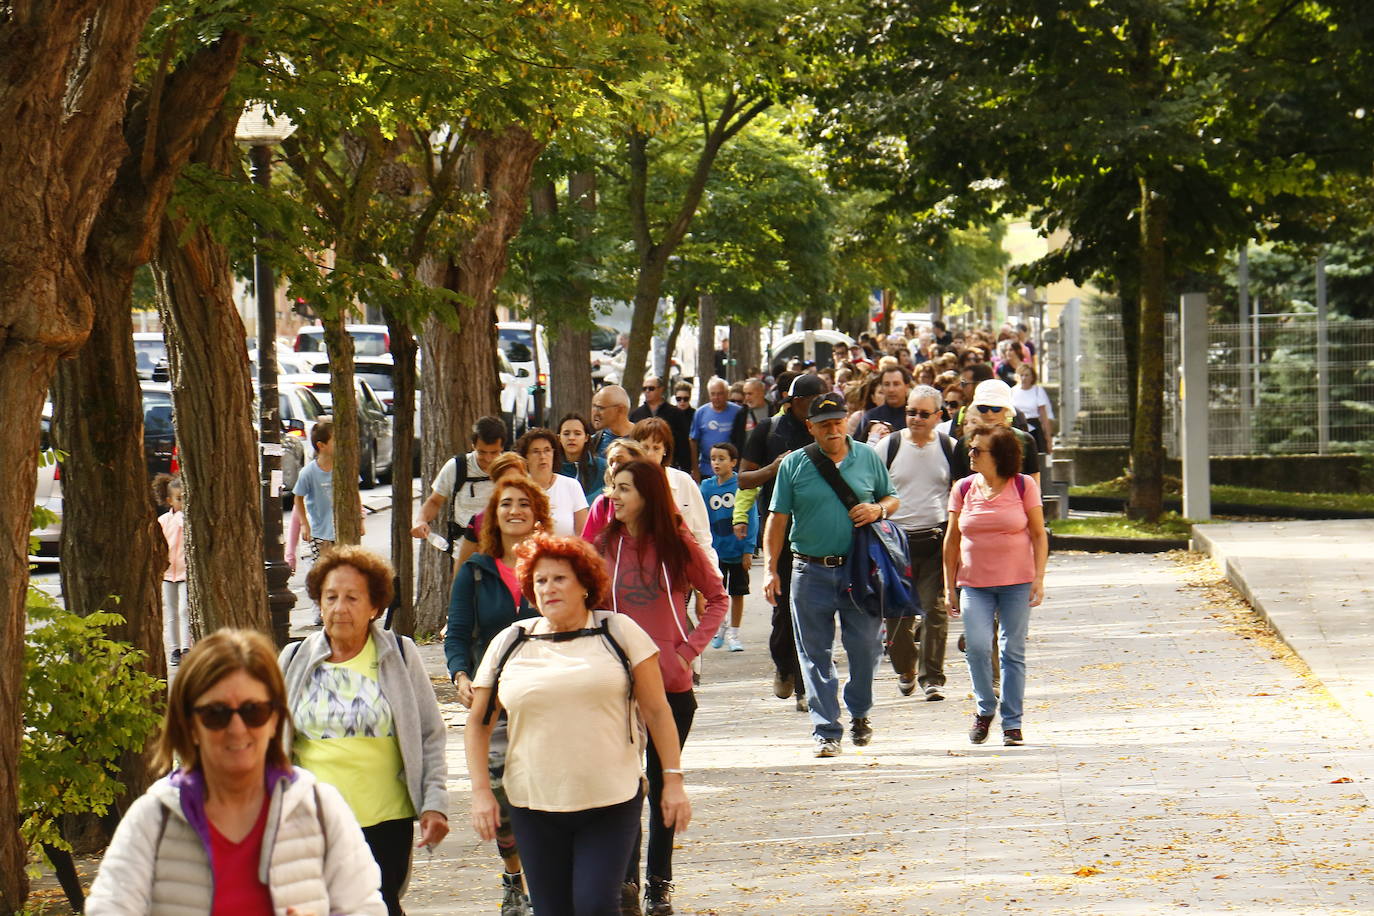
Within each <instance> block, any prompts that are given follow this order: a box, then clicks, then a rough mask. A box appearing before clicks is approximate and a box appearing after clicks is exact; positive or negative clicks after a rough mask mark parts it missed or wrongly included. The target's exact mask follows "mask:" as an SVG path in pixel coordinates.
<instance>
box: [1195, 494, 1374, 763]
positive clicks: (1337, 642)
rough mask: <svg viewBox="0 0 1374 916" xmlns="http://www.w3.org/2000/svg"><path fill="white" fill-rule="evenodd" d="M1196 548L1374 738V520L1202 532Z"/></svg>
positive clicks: (1199, 528) (1236, 525)
mask: <svg viewBox="0 0 1374 916" xmlns="http://www.w3.org/2000/svg"><path fill="white" fill-rule="evenodd" d="M1193 543H1194V545H1195V546H1196V547H1197V549H1199V550H1201V551H1204V552H1206V553H1209V554H1210V555H1211V556H1212V558H1213V559H1215V560H1216V561H1217V563H1219V564H1220V565H1221V566H1222V568H1223V569H1224V570H1225V571H1226V575H1227V577H1228V578H1229V579H1230V580H1231V582H1232V583H1233V584H1234V585H1235V586H1236V588H1237V589H1239V590H1240V592H1241V593H1242V594H1243V595H1245V597H1246V599H1247V600H1248V601H1249V602H1250V604H1251V606H1252V607H1254V609H1255V610H1256V611H1257V612H1259V613H1260V614H1261V615H1262V616H1264V617H1265V618H1266V619H1267V620H1268V621H1269V622H1270V623H1271V624H1272V625H1273V627H1274V629H1275V630H1276V631H1277V632H1278V634H1279V636H1280V637H1281V638H1282V639H1283V641H1284V642H1286V643H1287V644H1288V645H1289V646H1290V647H1292V649H1293V651H1294V652H1296V653H1297V654H1298V655H1299V656H1301V657H1302V660H1303V661H1304V662H1306V663H1307V665H1308V666H1309V667H1311V669H1312V672H1313V674H1315V675H1316V676H1317V677H1318V678H1320V679H1321V681H1322V683H1323V684H1325V685H1326V687H1327V688H1328V689H1329V690H1330V691H1331V692H1332V694H1334V695H1335V697H1336V698H1337V699H1338V700H1339V701H1340V703H1341V705H1343V706H1344V707H1345V708H1346V709H1347V710H1348V711H1349V712H1350V714H1351V715H1352V716H1354V717H1355V718H1356V719H1357V720H1358V721H1359V722H1360V723H1361V726H1362V727H1363V728H1364V730H1365V731H1366V732H1367V733H1368V734H1369V735H1370V736H1372V737H1374V665H1371V660H1374V519H1359V520H1356V519H1351V520H1332V521H1319V522H1232V523H1225V524H1209V525H1195V526H1194V527H1193Z"/></svg>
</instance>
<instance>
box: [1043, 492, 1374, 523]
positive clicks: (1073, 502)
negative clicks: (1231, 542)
mask: <svg viewBox="0 0 1374 916" xmlns="http://www.w3.org/2000/svg"><path fill="white" fill-rule="evenodd" d="M1069 508H1070V509H1082V510H1084V511H1087V512H1123V511H1125V509H1126V500H1124V499H1121V498H1119V497H1116V496H1070V497H1069ZM1164 508H1165V509H1167V510H1169V511H1171V512H1181V511H1183V503H1182V502H1181V501H1180V500H1177V499H1166V500H1164ZM1212 512H1213V513H1214V514H1216V515H1241V516H1246V515H1254V516H1264V517H1267V518H1295V519H1303V520H1306V521H1326V520H1329V519H1351V518H1374V512H1369V511H1366V510H1364V509H1311V508H1307V507H1304V506H1260V505H1250V504H1248V503H1212Z"/></svg>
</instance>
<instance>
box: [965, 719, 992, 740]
mask: <svg viewBox="0 0 1374 916" xmlns="http://www.w3.org/2000/svg"><path fill="white" fill-rule="evenodd" d="M991 727H992V716H974V717H973V727H972V728H970V729H969V730H968V740H970V741H972V742H973V743H974V744H982V743H983V742H984V741H986V740H988V729H989V728H991Z"/></svg>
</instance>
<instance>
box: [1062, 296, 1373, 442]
mask: <svg viewBox="0 0 1374 916" xmlns="http://www.w3.org/2000/svg"><path fill="white" fill-rule="evenodd" d="M1065 317H1066V318H1067V319H1068V322H1069V324H1070V325H1071V326H1069V327H1063V326H1061V328H1060V334H1059V353H1058V354H1057V361H1058V362H1059V364H1060V370H1061V374H1062V377H1063V388H1061V392H1060V397H1061V407H1062V409H1064V410H1065V411H1066V412H1069V416H1068V417H1066V422H1065V424H1064V425H1065V428H1064V430H1063V438H1064V440H1065V441H1066V442H1067V443H1072V444H1074V445H1079V446H1126V445H1129V444H1130V442H1129V421H1128V418H1127V404H1128V400H1129V398H1130V397H1131V396H1132V395H1131V392H1130V384H1129V380H1128V377H1127V371H1126V351H1125V344H1124V339H1123V335H1122V328H1121V319H1120V317H1119V316H1112V315H1091V316H1075V315H1074V314H1072V313H1066V316H1065ZM1167 319H1168V321H1167V326H1166V328H1165V338H1164V339H1165V367H1166V379H1165V414H1164V427H1165V428H1164V444H1165V448H1166V450H1167V451H1168V452H1169V454H1170V455H1176V454H1177V450H1178V430H1179V423H1180V422H1181V420H1180V413H1181V411H1180V401H1179V364H1180V362H1181V360H1180V351H1179V341H1178V333H1177V324H1176V321H1175V318H1174V316H1172V315H1170V316H1167ZM1074 323H1076V328H1075V327H1073V326H1072V325H1073V324H1074ZM1062 324H1063V322H1062V321H1061V325H1062ZM1207 363H1208V372H1207V376H1208V405H1209V410H1208V417H1209V427H1210V428H1209V433H1208V435H1209V452H1210V453H1211V454H1212V455H1279V454H1333V453H1342V452H1374V321H1328V322H1326V327H1325V329H1323V328H1322V327H1321V325H1320V323H1319V322H1318V320H1317V319H1316V318H1315V317H1314V316H1308V315H1301V316H1293V315H1279V316H1274V315H1265V316H1262V317H1261V319H1260V320H1258V321H1254V322H1250V323H1247V324H1244V325H1241V324H1219V325H1212V326H1211V327H1209V329H1208V354H1207Z"/></svg>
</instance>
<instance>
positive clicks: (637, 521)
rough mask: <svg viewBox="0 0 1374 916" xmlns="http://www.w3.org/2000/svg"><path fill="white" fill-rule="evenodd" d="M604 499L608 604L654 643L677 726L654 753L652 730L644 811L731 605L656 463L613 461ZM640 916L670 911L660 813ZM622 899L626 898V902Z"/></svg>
mask: <svg viewBox="0 0 1374 916" xmlns="http://www.w3.org/2000/svg"><path fill="white" fill-rule="evenodd" d="M608 500H609V502H610V504H611V506H612V508H613V511H614V518H613V519H612V520H611V522H610V523H609V524H608V525H607V526H606V528H605V530H604V531H603V532H602V533H601V536H600V538H599V540H598V547H599V548H600V551H601V555H602V558H603V559H604V560H605V563H606V568H607V570H608V571H609V572H610V574H611V595H610V597H611V602H610V603H611V609H612V610H614V611H616V612H618V613H621V614H626V615H628V616H629V617H630V618H631V619H632V620H634V622H635V623H637V624H639V625H640V627H642V628H643V629H644V631H645V632H646V633H648V634H649V636H650V637H652V638H653V641H654V643H655V645H657V646H658V650H659V655H658V661H659V668H660V670H661V671H662V674H663V686H664V689H665V690H666V691H667V694H668V706H669V708H670V709H672V713H673V721H674V723H675V724H676V726H677V737H678V747H677V748H673V749H670V750H667V749H665V753H663V754H662V755H660V753H659V750H658V749H657V747H656V745H655V739H654V736H652V735H651V736H650V740H649V746H648V760H647V765H646V767H645V771H646V773H647V775H648V779H649V800H650V811H657V810H658V808H659V799H660V797H661V795H662V792H663V774H664V769H663V765H662V762H661V761H662V759H663V758H667V759H671V758H672V757H673V756H675V755H674V754H673V753H671V751H680V749H681V746H682V745H683V744H685V743H686V741H687V734H688V733H689V732H690V731H691V728H692V719H693V718H694V716H695V714H696V708H697V702H696V695H695V694H694V693H693V691H692V662H693V660H695V659H696V658H697V656H699V655H701V653H702V651H703V650H704V649H705V648H706V644H707V643H708V642H710V640H711V637H712V636H713V635H714V634H715V632H716V630H717V629H718V628H719V627H720V623H721V621H722V620H723V619H724V618H725V613H726V611H727V609H728V608H729V600H730V599H729V597H728V596H727V595H726V594H725V587H724V585H723V584H722V582H721V578H720V571H719V569H717V566H716V561H715V560H714V559H713V558H712V557H711V556H710V555H709V554H707V552H706V551H705V550H703V549H702V547H701V545H700V544H699V543H697V540H696V538H695V537H693V535H692V533H691V532H690V531H688V530H687V526H686V525H685V524H684V523H683V521H682V516H681V515H680V514H679V513H678V511H677V506H676V503H675V501H674V499H673V495H672V492H671V491H670V490H669V488H668V480H667V477H666V476H664V474H663V468H662V466H661V465H659V464H655V463H653V462H652V461H647V460H635V461H630V462H627V463H626V464H624V465H621V466H619V468H618V469H617V470H616V472H615V474H614V476H613V477H612V479H611V486H610V490H609V493H608ZM692 590H696V591H698V592H700V593H701V594H702V595H703V596H704V597H705V610H704V612H702V614H701V620H700V622H699V624H698V626H697V627H696V629H695V630H689V627H690V624H689V623H688V620H687V595H688V593H689V592H690V591H692ZM646 859H647V862H646V877H647V879H648V881H647V886H646V888H645V906H644V911H645V914H646V916H666V914H670V913H672V912H673V906H672V880H673V829H672V828H671V827H670V826H666V825H664V824H663V823H662V822H661V820H660V819H659V818H658V817H651V818H650V819H649V846H648V853H647V856H646ZM638 892H639V844H637V843H636V844H635V852H634V855H633V856H632V857H631V859H630V867H629V869H628V871H627V873H626V888H625V895H626V897H631V895H633V898H632V899H636V900H637V898H638ZM626 902H629V901H628V900H627V901H626Z"/></svg>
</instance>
